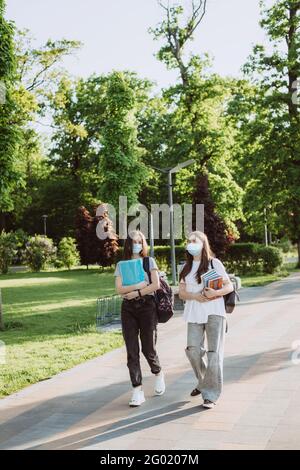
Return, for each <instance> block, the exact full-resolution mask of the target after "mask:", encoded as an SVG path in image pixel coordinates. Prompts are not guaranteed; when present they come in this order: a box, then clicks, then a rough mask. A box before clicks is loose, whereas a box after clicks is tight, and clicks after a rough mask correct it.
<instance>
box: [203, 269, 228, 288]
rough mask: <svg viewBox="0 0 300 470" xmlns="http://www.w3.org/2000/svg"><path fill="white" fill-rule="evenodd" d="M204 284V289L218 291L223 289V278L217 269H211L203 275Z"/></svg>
mask: <svg viewBox="0 0 300 470" xmlns="http://www.w3.org/2000/svg"><path fill="white" fill-rule="evenodd" d="M202 282H203V286H204V287H209V288H210V289H215V290H218V289H222V287H223V278H222V277H221V276H220V274H218V273H217V271H216V270H215V269H210V270H209V271H207V272H206V273H205V274H203V276H202Z"/></svg>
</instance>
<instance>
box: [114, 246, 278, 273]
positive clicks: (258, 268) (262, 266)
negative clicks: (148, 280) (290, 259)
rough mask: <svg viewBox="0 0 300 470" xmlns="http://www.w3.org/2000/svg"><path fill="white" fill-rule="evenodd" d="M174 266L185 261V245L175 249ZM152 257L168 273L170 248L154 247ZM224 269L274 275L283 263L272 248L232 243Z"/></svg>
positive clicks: (121, 252)
mask: <svg viewBox="0 0 300 470" xmlns="http://www.w3.org/2000/svg"><path fill="white" fill-rule="evenodd" d="M175 251H176V265H177V264H179V263H180V262H181V261H185V245H184V246H182V245H179V246H176V248H175ZM122 255H123V249H122V248H120V249H119V251H118V255H117V261H119V260H120V259H122ZM154 257H155V260H156V262H157V264H158V267H159V269H160V270H161V271H166V272H170V266H171V251H170V246H155V247H154ZM222 261H223V262H224V264H225V266H226V269H227V271H228V272H230V273H235V274H247V273H254V272H265V273H268V274H272V273H274V271H276V269H278V268H280V266H281V265H282V262H283V258H282V254H281V251H280V250H279V249H278V248H276V247H274V246H268V247H266V246H264V245H260V244H259V243H234V244H232V245H230V246H229V248H228V250H227V252H226V255H225V256H224V257H222Z"/></svg>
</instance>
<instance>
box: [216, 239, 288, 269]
mask: <svg viewBox="0 0 300 470" xmlns="http://www.w3.org/2000/svg"><path fill="white" fill-rule="evenodd" d="M224 263H225V265H226V268H227V270H228V271H230V272H232V273H235V274H247V273H253V272H265V273H270V274H271V273H273V272H274V271H275V270H276V269H277V268H279V267H280V266H281V265H282V255H281V252H280V250H279V249H278V248H275V247H272V246H269V247H266V246H264V245H260V244H259V243H234V244H233V245H231V246H230V247H229V248H228V251H227V253H226V255H225V257H224Z"/></svg>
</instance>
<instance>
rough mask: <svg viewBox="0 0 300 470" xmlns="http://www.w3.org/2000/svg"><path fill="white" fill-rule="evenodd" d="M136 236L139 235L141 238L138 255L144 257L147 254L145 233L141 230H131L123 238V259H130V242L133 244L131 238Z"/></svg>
mask: <svg viewBox="0 0 300 470" xmlns="http://www.w3.org/2000/svg"><path fill="white" fill-rule="evenodd" d="M136 236H139V237H141V239H142V249H141V251H140V256H141V257H142V258H144V257H145V256H147V254H148V245H147V242H146V237H145V235H144V234H143V232H141V231H140V230H133V231H132V232H130V233H128V235H127V238H126V240H125V244H124V254H123V259H124V260H128V259H131V258H132V254H133V252H132V244H133V239H134V238H135V237H136Z"/></svg>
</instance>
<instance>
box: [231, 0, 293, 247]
mask: <svg viewBox="0 0 300 470" xmlns="http://www.w3.org/2000/svg"><path fill="white" fill-rule="evenodd" d="M262 6H263V11H262V21H261V25H262V27H263V28H264V29H265V31H266V33H267V37H268V39H269V44H268V45H267V46H263V45H259V44H258V45H256V46H255V47H254V50H253V54H252V55H251V56H250V58H249V60H248V62H247V64H246V65H245V67H244V70H245V74H246V77H247V78H249V79H250V80H251V82H250V83H249V82H247V81H240V82H239V84H237V89H236V92H235V98H234V99H233V101H232V102H231V103H230V106H229V108H228V111H229V113H228V114H229V115H230V116H231V119H232V120H233V121H235V124H236V129H237V132H236V136H235V143H234V147H235V153H236V155H237V158H238V161H239V164H238V166H237V171H236V175H237V177H238V178H239V180H240V181H241V184H242V185H243V186H244V188H245V197H244V214H245V219H246V228H247V231H248V233H249V234H251V235H256V234H257V233H261V234H263V231H264V224H265V222H267V224H268V228H269V230H270V231H271V232H272V233H273V235H275V236H278V237H281V236H282V235H284V234H285V235H287V236H288V237H289V238H290V239H291V241H292V242H293V243H297V244H298V246H299V256H300V210H299V200H300V185H299V181H300V113H299V110H298V108H297V103H296V102H294V101H293V98H294V97H295V87H296V81H297V79H298V78H299V76H300V61H299V52H300V36H299V28H300V14H299V13H300V3H299V1H296V0H288V1H287V0H278V1H276V2H274V4H273V5H272V6H271V7H270V8H265V7H264V3H262ZM265 210H266V211H267V213H266V214H265Z"/></svg>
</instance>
